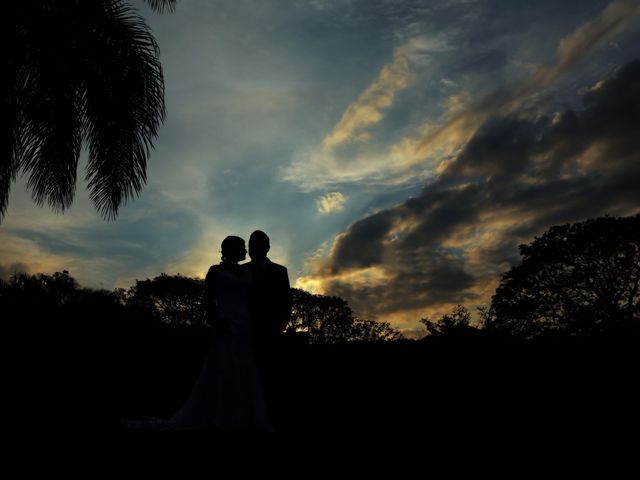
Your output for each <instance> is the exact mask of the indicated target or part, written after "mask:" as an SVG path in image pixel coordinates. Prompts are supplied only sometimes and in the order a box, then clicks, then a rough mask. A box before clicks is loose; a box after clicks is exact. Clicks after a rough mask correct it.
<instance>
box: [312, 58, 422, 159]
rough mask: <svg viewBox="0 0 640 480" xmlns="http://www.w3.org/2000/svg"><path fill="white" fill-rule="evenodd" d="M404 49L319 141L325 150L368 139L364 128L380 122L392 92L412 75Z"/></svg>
mask: <svg viewBox="0 0 640 480" xmlns="http://www.w3.org/2000/svg"><path fill="white" fill-rule="evenodd" d="M405 50H406V49H405V48H398V49H397V50H396V51H395V53H394V54H393V61H392V62H391V63H389V64H387V65H385V66H384V67H383V68H382V70H381V71H380V73H379V74H378V78H377V79H376V80H375V81H374V82H373V83H372V84H371V85H369V87H368V88H367V89H366V90H365V91H364V92H362V94H360V96H359V97H358V99H357V100H356V101H355V102H354V103H352V104H351V105H349V107H347V110H346V111H345V112H344V114H343V115H342V118H341V119H340V121H339V122H338V124H337V125H336V126H335V127H334V128H333V130H332V131H331V133H329V135H327V136H326V137H325V138H324V140H323V141H322V147H323V148H324V149H325V150H331V149H332V148H334V147H335V146H337V145H340V144H342V143H345V142H351V141H354V140H368V139H369V137H370V136H369V134H368V133H366V132H365V131H364V130H365V128H366V127H369V126H371V125H374V124H376V123H378V122H380V121H381V120H382V118H383V114H382V110H384V109H387V108H389V107H390V106H391V105H392V104H393V100H394V97H395V95H396V94H397V93H398V92H399V91H401V90H404V89H405V88H407V87H408V86H409V85H410V84H411V81H412V78H413V76H412V74H411V69H410V67H409V59H408V58H407V54H406V53H405Z"/></svg>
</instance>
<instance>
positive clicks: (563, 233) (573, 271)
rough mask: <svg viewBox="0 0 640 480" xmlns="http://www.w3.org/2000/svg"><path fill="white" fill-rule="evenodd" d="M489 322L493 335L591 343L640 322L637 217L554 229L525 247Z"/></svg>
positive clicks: (506, 277)
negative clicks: (588, 338)
mask: <svg viewBox="0 0 640 480" xmlns="http://www.w3.org/2000/svg"><path fill="white" fill-rule="evenodd" d="M520 254H521V256H522V257H523V258H522V264H521V265H518V266H515V267H513V268H511V270H509V272H507V273H506V274H504V275H503V277H502V281H501V284H500V286H499V287H498V288H497V290H496V293H495V295H494V296H493V297H492V301H491V307H490V311H489V312H488V313H487V314H486V315H485V320H484V323H485V327H486V328H487V329H489V330H496V331H508V332H510V333H512V334H516V335H524V336H527V337H534V336H537V335H540V334H542V333H548V332H563V333H566V334H570V335H594V334H597V333H600V332H603V331H607V330H616V329H620V328H628V327H633V326H637V325H638V323H637V322H638V320H640V294H639V285H640V215H635V216H632V217H625V218H612V217H603V218H598V219H595V220H587V221H585V222H581V223H576V224H572V225H562V226H555V227H552V228H550V229H549V230H548V231H547V232H545V233H544V234H543V235H542V236H541V237H539V238H538V237H536V238H535V240H534V241H533V242H532V243H530V244H528V245H521V246H520Z"/></svg>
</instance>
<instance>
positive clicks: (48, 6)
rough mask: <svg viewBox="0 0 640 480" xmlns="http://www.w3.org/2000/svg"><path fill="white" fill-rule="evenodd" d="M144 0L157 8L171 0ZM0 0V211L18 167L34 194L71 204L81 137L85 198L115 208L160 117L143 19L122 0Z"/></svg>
mask: <svg viewBox="0 0 640 480" xmlns="http://www.w3.org/2000/svg"><path fill="white" fill-rule="evenodd" d="M146 2H147V3H148V4H149V5H150V6H151V7H152V8H153V9H154V10H156V11H158V12H163V11H165V10H173V9H174V8H175V4H176V0H146ZM2 10H3V15H2V20H0V27H1V28H2V30H3V36H5V38H3V42H2V43H3V47H4V51H5V53H4V54H3V55H2V60H1V62H2V75H1V78H0V123H1V124H2V125H5V126H4V127H2V130H0V131H1V133H0V221H2V218H3V217H4V215H5V213H6V211H7V204H8V200H9V189H10V186H11V183H12V182H13V181H14V180H15V179H16V177H17V175H18V174H20V173H23V174H25V175H28V182H27V186H28V188H29V189H30V190H31V194H32V198H33V200H34V201H35V202H36V203H37V204H39V205H42V204H44V203H48V204H49V205H50V206H51V207H52V208H54V209H55V210H57V211H61V212H63V211H64V210H65V209H67V208H69V207H70V205H71V203H72V201H73V196H74V193H75V187H76V172H77V165H78V158H79V156H80V151H81V148H82V146H83V144H86V145H87V146H88V154H89V160H88V164H87V168H86V177H87V181H88V188H89V190H90V196H91V199H92V201H93V203H94V205H95V206H96V208H97V210H98V211H99V212H100V213H101V214H102V216H103V217H105V218H107V219H113V218H115V217H116V215H117V214H118V208H119V207H120V205H121V204H123V203H126V202H127V201H128V200H129V199H131V198H133V197H134V196H137V195H138V194H139V192H140V191H141V189H142V187H143V186H144V184H145V181H146V165H147V158H148V157H149V149H150V148H152V146H153V144H152V140H153V139H154V138H155V137H156V136H157V133H158V128H159V126H160V124H161V123H162V122H163V120H164V118H165V104H164V80H163V76H162V67H161V65H160V62H159V59H158V56H159V51H158V45H157V43H156V41H155V39H154V38H153V36H152V35H151V32H150V30H149V27H148V26H147V25H146V24H145V22H144V20H143V19H142V17H140V15H139V14H138V13H137V11H136V10H135V9H134V8H133V7H131V6H130V5H129V3H128V2H126V1H122V0H19V1H17V2H7V3H6V4H5V5H3V8H2ZM6 37H8V38H6Z"/></svg>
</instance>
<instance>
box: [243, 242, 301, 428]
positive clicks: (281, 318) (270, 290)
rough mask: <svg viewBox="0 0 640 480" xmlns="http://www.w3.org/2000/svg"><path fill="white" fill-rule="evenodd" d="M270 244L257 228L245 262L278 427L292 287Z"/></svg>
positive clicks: (256, 334) (257, 346)
mask: <svg viewBox="0 0 640 480" xmlns="http://www.w3.org/2000/svg"><path fill="white" fill-rule="evenodd" d="M270 247H271V246H270V243H269V237H268V236H267V234H266V233H264V232H263V231H260V230H256V231H255V232H253V233H252V234H251V237H249V256H250V257H251V261H250V262H249V263H247V264H245V265H246V268H249V270H250V272H251V278H252V284H251V297H250V308H251V320H252V324H253V338H254V348H255V352H256V357H257V361H258V365H259V367H260V369H261V372H262V379H263V383H264V388H265V394H266V397H267V403H268V405H269V410H270V414H271V416H272V421H273V422H274V423H275V424H276V425H275V426H276V427H277V424H278V420H279V418H278V417H280V415H279V413H278V409H277V405H276V404H277V403H278V402H277V397H278V396H279V394H281V391H282V389H281V388H280V386H281V383H282V382H281V381H280V378H281V376H280V370H281V368H280V365H281V364H282V360H283V359H282V356H281V352H282V337H283V332H284V329H285V328H286V326H287V323H288V322H289V318H290V316H291V291H290V287H289V276H288V274H287V269H286V268H285V267H283V266H282V265H278V264H277V263H273V262H272V261H271V260H269V258H268V257H267V253H268V252H269V249H270ZM274 417H275V418H274Z"/></svg>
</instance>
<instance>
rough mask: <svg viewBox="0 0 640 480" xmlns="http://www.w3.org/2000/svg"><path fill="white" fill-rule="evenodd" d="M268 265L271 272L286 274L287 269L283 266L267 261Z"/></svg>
mask: <svg viewBox="0 0 640 480" xmlns="http://www.w3.org/2000/svg"><path fill="white" fill-rule="evenodd" d="M269 265H270V267H271V270H272V271H273V272H277V273H280V274H282V273H287V267H285V266H284V265H280V264H279V263H275V262H272V261H271V260H269Z"/></svg>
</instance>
